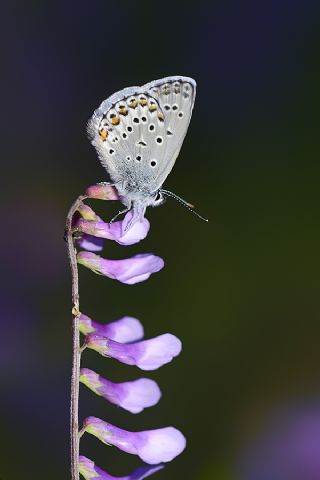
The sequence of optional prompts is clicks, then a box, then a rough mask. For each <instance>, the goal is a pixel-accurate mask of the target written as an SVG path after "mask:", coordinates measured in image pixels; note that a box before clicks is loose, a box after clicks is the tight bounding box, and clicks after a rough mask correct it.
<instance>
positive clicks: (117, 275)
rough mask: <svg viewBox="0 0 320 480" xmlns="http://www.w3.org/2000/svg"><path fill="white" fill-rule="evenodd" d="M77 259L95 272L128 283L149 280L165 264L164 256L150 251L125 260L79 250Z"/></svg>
mask: <svg viewBox="0 0 320 480" xmlns="http://www.w3.org/2000/svg"><path fill="white" fill-rule="evenodd" d="M77 260H78V263H80V264H81V265H84V266H85V267H87V268H90V270H92V271H93V272H94V273H98V274H100V275H104V276H106V277H109V278H113V279H116V280H118V281H119V282H122V283H127V284H128V285H133V284H134V283H138V282H143V281H144V280H147V279H148V278H149V277H150V275H151V274H152V273H155V272H158V271H159V270H161V269H162V268H163V266H164V262H163V260H162V258H160V257H157V256H156V255H152V254H149V253H145V254H142V255H135V256H134V257H131V258H126V259H123V260H108V259H105V258H102V257H100V256H99V255H96V254H94V253H91V252H79V253H78V255H77Z"/></svg>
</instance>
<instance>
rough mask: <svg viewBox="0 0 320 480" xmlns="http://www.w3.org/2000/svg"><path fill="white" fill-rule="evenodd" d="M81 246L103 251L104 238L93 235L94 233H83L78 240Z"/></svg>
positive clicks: (92, 250)
mask: <svg viewBox="0 0 320 480" xmlns="http://www.w3.org/2000/svg"><path fill="white" fill-rule="evenodd" d="M77 243H78V245H79V247H80V248H83V249H84V250H88V251H90V252H101V250H103V245H104V239H103V238H97V237H93V236H92V235H86V234H84V235H82V237H81V238H80V239H79V240H78V241H77Z"/></svg>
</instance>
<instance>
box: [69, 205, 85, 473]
mask: <svg viewBox="0 0 320 480" xmlns="http://www.w3.org/2000/svg"><path fill="white" fill-rule="evenodd" d="M86 198H87V197H86V196H84V195H80V196H79V197H78V198H77V200H76V201H75V202H74V204H73V205H72V207H71V208H70V210H69V213H68V216H67V222H66V241H67V247H68V256H69V263H70V269H71V282H72V345H73V346H72V376H71V397H70V440H71V479H72V480H79V420H78V417H79V414H78V412H79V377H80V357H81V351H80V332H79V316H80V304H79V277H78V264H77V250H76V248H75V246H74V241H73V236H72V220H73V216H74V214H75V213H76V211H77V210H78V208H79V206H80V204H81V203H82V201H83V200H85V199H86Z"/></svg>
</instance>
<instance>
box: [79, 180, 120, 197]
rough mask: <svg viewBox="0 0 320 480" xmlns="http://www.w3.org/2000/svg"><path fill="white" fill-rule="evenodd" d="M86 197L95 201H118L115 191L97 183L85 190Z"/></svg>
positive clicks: (108, 186) (111, 187) (109, 186)
mask: <svg viewBox="0 0 320 480" xmlns="http://www.w3.org/2000/svg"><path fill="white" fill-rule="evenodd" d="M86 196H87V197H89V198H95V199H96V200H119V196H118V192H117V190H116V189H115V188H114V187H113V186H112V185H108V184H103V183H97V184H96V185H91V186H90V187H88V188H87V190H86Z"/></svg>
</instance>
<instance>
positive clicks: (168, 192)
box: [160, 188, 209, 222]
mask: <svg viewBox="0 0 320 480" xmlns="http://www.w3.org/2000/svg"><path fill="white" fill-rule="evenodd" d="M160 192H161V193H163V195H164V196H165V197H171V198H174V199H175V200H177V202H179V203H180V204H181V205H183V206H184V207H185V208H186V209H187V210H189V212H191V213H193V215H195V216H196V217H198V218H200V219H201V220H204V221H205V222H208V221H209V220H208V219H207V218H205V217H203V216H202V215H200V213H198V212H197V211H196V210H194V207H193V205H191V203H188V202H186V201H185V200H183V198H181V197H179V196H178V195H176V194H175V193H172V192H170V191H169V190H163V189H162V188H161V190H160Z"/></svg>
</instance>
